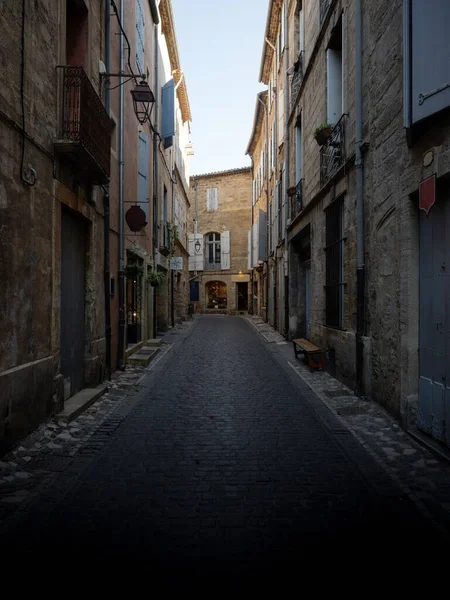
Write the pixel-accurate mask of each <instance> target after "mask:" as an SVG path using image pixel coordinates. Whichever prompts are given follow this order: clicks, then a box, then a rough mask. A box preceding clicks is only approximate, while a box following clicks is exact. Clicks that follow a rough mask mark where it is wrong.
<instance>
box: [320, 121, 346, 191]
mask: <svg viewBox="0 0 450 600" xmlns="http://www.w3.org/2000/svg"><path fill="white" fill-rule="evenodd" d="M344 162H345V115H342V117H341V118H340V119H339V121H338V122H337V123H336V125H335V126H334V127H333V129H332V131H331V136H330V138H329V139H328V140H327V141H326V143H325V144H324V145H323V146H322V148H321V149H320V185H321V186H323V185H325V184H326V183H327V182H328V181H329V180H330V179H331V177H332V176H333V175H334V174H335V173H336V172H337V171H338V170H339V169H340V168H341V167H342V165H343V164H344Z"/></svg>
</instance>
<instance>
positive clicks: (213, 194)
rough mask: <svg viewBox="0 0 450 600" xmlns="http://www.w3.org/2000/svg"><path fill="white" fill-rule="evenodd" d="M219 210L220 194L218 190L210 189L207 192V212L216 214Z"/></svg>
mask: <svg viewBox="0 0 450 600" xmlns="http://www.w3.org/2000/svg"><path fill="white" fill-rule="evenodd" d="M218 208H219V194H218V189H217V188H208V189H207V190H206V210H207V212H215V211H216V210H218Z"/></svg>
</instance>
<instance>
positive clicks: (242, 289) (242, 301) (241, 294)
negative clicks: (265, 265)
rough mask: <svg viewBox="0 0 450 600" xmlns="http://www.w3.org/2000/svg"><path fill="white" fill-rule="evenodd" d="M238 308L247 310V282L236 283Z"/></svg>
mask: <svg viewBox="0 0 450 600" xmlns="http://www.w3.org/2000/svg"><path fill="white" fill-rule="evenodd" d="M237 295H238V302H237V307H238V310H248V283H246V282H241V283H238V284H237Z"/></svg>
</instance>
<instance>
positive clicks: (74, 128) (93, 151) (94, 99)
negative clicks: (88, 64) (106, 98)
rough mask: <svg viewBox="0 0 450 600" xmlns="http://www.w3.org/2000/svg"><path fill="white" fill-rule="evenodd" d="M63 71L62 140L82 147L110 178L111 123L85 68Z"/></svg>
mask: <svg viewBox="0 0 450 600" xmlns="http://www.w3.org/2000/svg"><path fill="white" fill-rule="evenodd" d="M60 68H61V69H62V71H63V123H62V138H63V140H68V141H71V142H75V143H78V144H80V146H82V147H83V148H84V149H85V150H86V151H87V152H88V153H89V154H90V156H91V157H92V159H93V160H94V161H95V163H96V164H97V166H98V167H100V169H101V170H102V171H103V173H104V174H105V175H106V176H107V177H109V175H110V156H111V152H110V148H111V120H110V118H109V115H108V113H107V112H106V109H105V107H104V106H103V103H102V101H101V99H100V97H99V95H98V94H97V92H96V91H95V88H94V86H93V85H92V83H91V81H90V79H89V77H88V76H87V75H86V73H85V72H84V70H83V68H82V67H69V66H64V67H60Z"/></svg>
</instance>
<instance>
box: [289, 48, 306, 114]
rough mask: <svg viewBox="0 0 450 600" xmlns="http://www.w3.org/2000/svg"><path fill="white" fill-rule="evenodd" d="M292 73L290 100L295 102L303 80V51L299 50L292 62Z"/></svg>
mask: <svg viewBox="0 0 450 600" xmlns="http://www.w3.org/2000/svg"><path fill="white" fill-rule="evenodd" d="M294 68H295V70H294V74H293V76H292V83H291V102H292V104H294V103H295V101H296V99H297V96H298V92H299V91H300V87H301V85H302V81H303V52H300V54H299V55H298V58H297V60H296V62H295V64H294Z"/></svg>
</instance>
